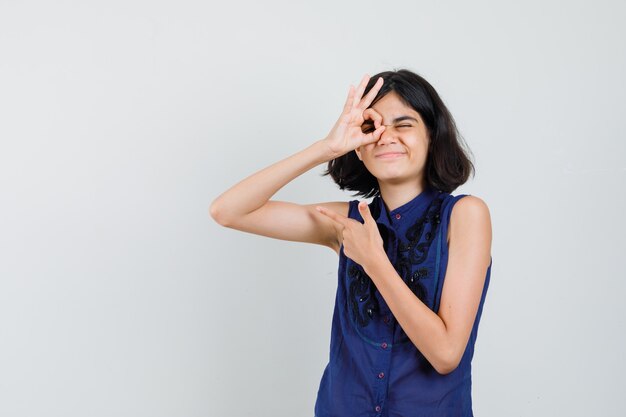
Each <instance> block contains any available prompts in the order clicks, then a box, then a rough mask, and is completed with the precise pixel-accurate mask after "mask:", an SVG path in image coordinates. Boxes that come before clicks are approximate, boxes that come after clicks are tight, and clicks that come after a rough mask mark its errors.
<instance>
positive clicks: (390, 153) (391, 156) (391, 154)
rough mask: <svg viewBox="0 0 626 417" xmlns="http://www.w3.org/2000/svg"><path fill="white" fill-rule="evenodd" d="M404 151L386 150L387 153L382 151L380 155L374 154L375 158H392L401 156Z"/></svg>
mask: <svg viewBox="0 0 626 417" xmlns="http://www.w3.org/2000/svg"><path fill="white" fill-rule="evenodd" d="M403 155H404V153H403V152H388V153H383V154H380V155H376V158H379V159H393V158H399V157H401V156H403Z"/></svg>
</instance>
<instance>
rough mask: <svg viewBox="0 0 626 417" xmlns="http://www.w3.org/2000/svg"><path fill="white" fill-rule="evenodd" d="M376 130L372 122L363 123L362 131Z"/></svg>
mask: <svg viewBox="0 0 626 417" xmlns="http://www.w3.org/2000/svg"><path fill="white" fill-rule="evenodd" d="M372 130H374V126H373V125H372V124H371V123H364V124H362V125H361V132H363V133H368V132H371V131H372Z"/></svg>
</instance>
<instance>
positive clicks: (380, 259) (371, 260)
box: [361, 248, 391, 276]
mask: <svg viewBox="0 0 626 417" xmlns="http://www.w3.org/2000/svg"><path fill="white" fill-rule="evenodd" d="M387 264H389V265H391V261H390V260H389V257H387V254H386V253H385V251H384V250H383V249H382V248H381V249H377V250H374V251H373V252H372V254H371V255H370V256H369V257H368V258H367V262H365V263H364V264H363V265H361V266H362V267H363V270H364V271H365V273H366V274H367V275H369V276H371V275H372V274H376V273H377V272H378V270H379V269H380V268H381V267H384V266H385V265H387Z"/></svg>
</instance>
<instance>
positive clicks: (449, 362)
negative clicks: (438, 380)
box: [433, 353, 461, 375]
mask: <svg viewBox="0 0 626 417" xmlns="http://www.w3.org/2000/svg"><path fill="white" fill-rule="evenodd" d="M460 363H461V358H460V357H459V355H457V354H456V353H453V354H448V355H444V356H443V357H442V358H440V360H439V361H438V363H437V366H433V367H434V368H435V370H436V371H437V372H438V373H439V374H441V375H447V374H449V373H452V372H454V370H455V369H456V368H458V367H459V364H460Z"/></svg>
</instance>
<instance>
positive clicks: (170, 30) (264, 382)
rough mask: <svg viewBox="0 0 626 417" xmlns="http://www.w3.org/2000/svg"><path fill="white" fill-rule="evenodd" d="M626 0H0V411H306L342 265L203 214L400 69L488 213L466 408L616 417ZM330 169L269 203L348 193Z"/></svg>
mask: <svg viewBox="0 0 626 417" xmlns="http://www.w3.org/2000/svg"><path fill="white" fill-rule="evenodd" d="M625 18H626V6H624V3H623V2H620V1H596V2H593V3H591V2H582V1H554V0H552V1H545V0H542V1H523V2H522V1H517V2H506V1H504V2H496V1H492V2H487V1H472V2H461V1H458V2H450V1H423V2H418V1H400V2H379V1H364V0H359V1H345V2H330V1H315V2H306V3H305V2H296V1H263V2H256V1H248V2H230V3H226V2H224V3H222V2H220V3H216V2H215V3H214V2H210V1H209V2H206V1H195V2H193V1H145V0H144V1H140V0H124V1H119V0H117V1H101V2H94V1H54V2H46V1H41V0H40V1H13V0H0V140H1V142H0V143H1V144H0V254H1V255H0V256H1V259H0V415H2V416H12V417H17V416H47V417H48V416H50V417H51V416H63V417H70V416H77V417H78V416H80V417H84V416H90V417H92V416H93V417H95V416H129V417H131V416H132V417H138V416H146V417H147V416H150V417H158V416H176V417H178V416H272V417H275V416H312V415H313V405H314V402H315V396H316V393H317V388H318V386H319V380H320V377H321V375H322V371H323V369H324V366H325V365H326V362H327V360H328V353H329V352H328V349H329V343H330V324H331V317H332V309H333V303H334V297H335V290H336V284H337V282H336V280H337V277H336V271H337V256H336V254H335V253H334V252H332V251H331V250H330V249H328V248H325V247H321V246H316V245H307V244H303V243H295V242H286V241H280V240H274V239H269V238H265V237H262V236H256V235H251V234H246V233H242V232H238V231H235V230H232V229H227V228H224V227H221V226H219V225H218V224H217V223H215V222H214V221H213V220H212V219H211V218H210V217H209V215H208V207H209V205H210V203H211V201H212V200H213V199H214V198H216V197H217V196H218V195H219V194H220V193H222V192H223V191H225V190H226V189H227V188H229V187H230V186H232V185H234V184H235V183H236V182H238V181H239V180H241V179H243V178H244V177H246V176H247V175H250V174H252V173H253V172H256V171H257V170H260V169H262V168H263V167H265V166H268V165H269V164H271V163H274V162H276V161H278V160H281V159H283V158H285V157H287V156H289V155H291V154H293V153H295V152H298V151H300V150H302V149H304V148H305V147H307V146H308V145H310V144H311V143H312V142H313V141H315V140H318V139H321V138H323V137H324V136H325V135H326V134H327V133H328V131H329V130H330V128H331V126H332V125H333V124H334V122H335V120H336V119H337V117H338V116H339V113H340V111H341V108H342V105H343V102H344V100H345V96H346V94H347V91H348V87H349V85H350V84H351V83H352V84H354V83H358V81H359V80H360V79H361V77H362V76H363V74H365V73H368V74H370V75H373V74H375V73H377V72H379V71H384V70H389V69H399V68H404V67H406V68H409V69H411V70H413V71H415V72H417V73H419V74H420V75H422V76H424V77H425V78H426V79H427V80H428V81H429V82H431V83H432V84H433V86H434V87H435V88H436V89H437V91H438V92H439V94H440V95H441V97H442V98H443V100H444V102H445V103H446V105H447V106H448V107H449V109H450V110H451V112H452V114H453V115H454V117H455V119H456V121H457V125H458V127H459V130H460V132H461V134H462V135H463V137H464V138H465V140H466V141H467V143H468V145H469V146H470V148H471V150H472V152H473V160H474V162H475V165H476V177H475V178H473V179H471V181H470V182H468V183H467V184H465V185H464V186H463V187H460V188H459V189H457V190H456V191H455V192H453V194H459V193H468V194H473V195H476V196H478V197H480V198H482V199H483V200H484V201H485V202H486V203H487V204H488V206H489V208H490V212H491V216H492V224H493V248H492V256H493V266H492V277H491V285H490V288H489V292H488V295H487V299H486V303H485V307H484V311H483V317H482V320H481V324H480V328H479V337H478V341H477V342H476V353H475V356H474V360H473V401H474V413H475V415H477V416H481V417H490V416H493V417H496V416H533V417H536V416H556V415H563V416H565V415H567V416H570V417H574V416H589V415H596V416H621V415H623V402H622V400H621V399H619V396H621V395H622V394H623V393H624V389H625V385H626V384H625V383H624V380H623V375H624V374H625V373H626V358H625V355H624V351H625V343H624V335H625V333H626V332H625V330H626V328H625V327H626V325H625V324H626V323H625V317H626V314H625V313H626V307H624V302H623V299H624V292H625V289H626V288H625V285H624V276H625V274H624V271H623V268H622V267H619V265H621V264H623V260H624V254H623V252H624V249H625V245H624V232H625V231H626V230H625V227H624V226H625V223H624V219H623V214H624V212H625V211H626V202H625V196H624V189H625V185H626V184H625V178H626V163H625V162H624V157H625V156H626V152H625V150H626V145H625V140H626V134H625V133H626V129H625V128H624V113H625V112H626V104H624V103H626V86H625V81H624V75H625V74H626V52H625V51H626V50H625V48H624V44H623V41H624V39H625V38H626V30H625V29H624V25H623V22H624V20H625ZM324 167H325V166H323V165H320V166H318V167H317V168H315V169H313V170H311V171H309V172H307V173H306V174H304V175H302V176H301V177H298V178H297V179H295V180H294V181H293V182H291V183H290V184H288V185H287V186H286V187H285V188H283V189H281V190H280V191H279V192H278V193H277V194H276V195H275V196H274V199H279V200H287V201H293V202H298V203H302V204H305V203H307V204H308V203H315V202H320V201H331V200H344V201H348V200H350V199H352V198H353V197H352V196H351V194H349V193H344V192H341V191H339V189H338V187H337V186H336V185H335V184H334V183H333V182H332V180H331V179H330V178H329V177H321V176H320V174H321V172H322V171H323V168H324Z"/></svg>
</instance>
